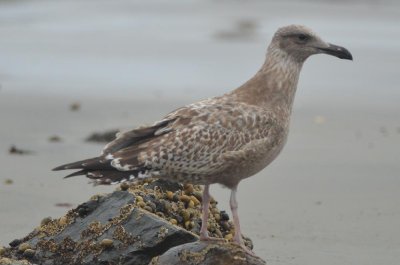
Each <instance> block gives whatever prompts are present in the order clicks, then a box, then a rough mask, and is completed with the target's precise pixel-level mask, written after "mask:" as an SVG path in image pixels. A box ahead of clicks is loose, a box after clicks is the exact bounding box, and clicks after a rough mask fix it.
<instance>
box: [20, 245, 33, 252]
mask: <svg viewBox="0 0 400 265" xmlns="http://www.w3.org/2000/svg"><path fill="white" fill-rule="evenodd" d="M28 248H31V246H30V245H29V244H28V243H22V244H20V245H19V246H18V251H19V252H24V251H25V250H27V249H28Z"/></svg>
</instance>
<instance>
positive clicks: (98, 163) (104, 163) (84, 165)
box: [53, 156, 112, 171]
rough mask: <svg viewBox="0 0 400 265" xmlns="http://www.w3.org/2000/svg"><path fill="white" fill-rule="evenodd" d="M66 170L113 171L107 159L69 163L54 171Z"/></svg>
mask: <svg viewBox="0 0 400 265" xmlns="http://www.w3.org/2000/svg"><path fill="white" fill-rule="evenodd" d="M66 169H92V170H93V169H112V167H111V165H110V161H109V160H107V159H105V157H102V156H100V157H94V158H89V159H85V160H81V161H77V162H73V163H68V164H65V165H62V166H59V167H56V168H53V171H58V170H66Z"/></svg>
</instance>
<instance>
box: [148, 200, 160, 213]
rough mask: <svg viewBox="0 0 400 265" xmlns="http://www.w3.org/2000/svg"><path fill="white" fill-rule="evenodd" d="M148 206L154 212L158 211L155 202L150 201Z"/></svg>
mask: <svg viewBox="0 0 400 265" xmlns="http://www.w3.org/2000/svg"><path fill="white" fill-rule="evenodd" d="M146 204H147V206H149V207H150V208H151V210H152V212H155V211H156V208H157V206H156V204H155V203H154V202H151V201H148V202H147V203H146Z"/></svg>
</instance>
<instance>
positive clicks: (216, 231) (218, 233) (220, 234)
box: [215, 229, 222, 238]
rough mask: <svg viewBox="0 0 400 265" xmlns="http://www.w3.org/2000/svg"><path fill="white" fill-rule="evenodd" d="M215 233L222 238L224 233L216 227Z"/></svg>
mask: <svg viewBox="0 0 400 265" xmlns="http://www.w3.org/2000/svg"><path fill="white" fill-rule="evenodd" d="M215 234H216V235H217V236H218V237H221V238H222V233H221V231H220V230H219V229H215Z"/></svg>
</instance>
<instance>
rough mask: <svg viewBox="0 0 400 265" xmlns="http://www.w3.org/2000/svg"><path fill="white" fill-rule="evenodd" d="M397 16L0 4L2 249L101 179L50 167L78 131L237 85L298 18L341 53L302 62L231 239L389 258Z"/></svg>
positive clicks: (141, 116) (329, 10)
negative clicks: (345, 54) (347, 57)
mask: <svg viewBox="0 0 400 265" xmlns="http://www.w3.org/2000/svg"><path fill="white" fill-rule="evenodd" d="M71 12H73V16H71ZM399 18H400V4H398V3H397V2H395V1H384V2H375V1H365V2H364V1H349V2H347V1H345V2H340V4H335V2H333V1H332V2H331V1H298V2H295V3H293V2H292V1H283V2H279V3H275V2H269V1H251V2H249V3H246V4H244V3H242V1H234V2H232V3H230V4H228V3H227V1H189V2H185V3H184V4H182V3H180V2H179V1H171V2H170V3H168V4H167V3H166V2H164V1H155V2H152V3H144V2H139V1H118V2H115V3H113V4H111V2H107V1H96V4H94V1H84V2H83V1H58V2H53V1H16V2H10V1H1V2H0V34H1V35H2V36H6V37H5V38H3V39H2V40H1V41H0V58H1V60H0V84H1V89H0V139H1V141H0V150H2V151H1V152H0V245H7V244H8V243H9V242H10V241H11V240H12V239H14V238H18V237H21V236H24V235H26V234H27V233H28V232H30V231H31V230H32V229H33V228H35V227H36V226H38V224H39V223H40V220H41V219H42V218H44V217H46V216H52V217H58V216H61V215H62V214H64V213H65V211H67V210H68V209H70V208H72V207H75V206H77V205H78V204H79V203H81V202H83V201H85V200H87V199H88V198H90V197H91V196H92V195H94V194H97V193H103V192H109V191H112V190H113V189H114V188H115V187H92V186H91V185H88V184H87V182H88V181H87V179H85V178H83V177H81V178H78V177H77V178H72V179H68V180H64V179H63V178H62V177H63V176H64V172H52V171H51V168H53V167H55V166H57V165H60V164H63V163H66V162H71V161H75V160H78V159H81V158H87V157H91V156H95V155H97V154H98V153H99V152H100V150H101V148H102V145H99V144H93V143H87V142H85V140H84V139H85V138H86V137H87V136H88V135H90V134H91V133H92V132H99V131H106V130H109V129H116V128H121V129H129V128H133V127H135V126H139V125H141V124H143V123H148V124H149V123H152V122H153V121H155V120H157V119H160V118H161V117H162V116H163V115H164V114H166V113H167V112H169V111H171V110H173V109H175V108H177V107H180V106H182V105H184V104H187V103H190V102H193V101H196V100H199V99H203V98H207V97H211V96H215V95H220V94H222V93H224V92H226V91H229V90H231V89H233V88H235V87H237V86H238V85H240V84H241V83H243V82H244V81H246V80H247V79H248V78H249V77H250V76H251V75H252V74H253V73H254V72H255V71H256V70H257V69H258V67H259V66H260V64H261V63H262V61H263V59H264V54H265V49H266V45H267V43H268V42H269V40H270V38H271V36H272V34H273V32H274V31H275V29H276V28H277V27H279V26H281V25H286V24H291V23H299V24H305V25H308V26H309V27H311V28H313V29H315V31H316V32H318V33H319V34H320V35H321V36H322V37H324V38H325V39H326V40H328V41H330V42H332V43H335V44H339V45H343V46H345V47H346V48H348V49H349V50H350V51H351V52H352V53H353V56H354V58H355V59H354V62H344V61H341V60H338V59H336V58H331V57H327V56H318V57H317V56H316V57H315V58H311V59H310V60H309V61H308V62H306V64H305V66H304V69H303V72H302V75H301V79H300V83H299V86H298V92H297V95H296V100H295V101H296V102H295V106H294V113H293V118H292V124H291V132H290V136H289V141H288V143H287V145H286V148H285V149H284V151H283V152H282V154H281V155H280V157H279V158H278V159H277V160H276V161H275V162H274V163H272V164H271V165H270V166H269V167H268V168H267V169H265V170H264V171H262V172H261V173H259V174H257V175H256V176H254V177H252V178H250V179H247V180H245V181H243V182H242V183H241V185H240V186H239V194H238V196H239V198H238V200H239V212H240V216H241V221H242V229H243V232H244V233H245V234H246V235H248V236H249V237H251V238H252V239H253V242H254V245H255V252H256V253H257V254H258V255H260V256H261V257H262V258H263V259H265V260H266V261H267V263H268V264H270V265H275V264H296V265H303V264H304V265H313V264H315V265H317V264H325V265H343V264H364V265H372V264H374V265H375V264H385V265H397V264H398V262H399V259H400V254H399V249H400V229H399V223H400V203H399V202H400V192H399V189H400V173H399V172H400V152H399V146H400V120H399V115H400V105H399V102H400V89H399V87H398V84H397V83H398V71H399V70H398V69H399V66H400V48H399V47H400V37H399V36H400V28H399V27H398V25H399V24H400V19H399ZM75 102H77V103H79V104H80V108H79V110H76V111H72V110H71V108H70V106H71V104H73V103H75ZM55 135H56V136H58V137H60V139H61V141H59V142H54V141H50V139H49V138H51V137H52V136H55ZM12 145H15V146H16V147H17V148H21V149H24V150H29V151H31V152H32V153H30V154H26V155H18V154H9V152H8V150H9V148H10V147H11V146H12ZM10 180H11V182H12V183H10ZM211 192H212V194H213V195H214V197H216V199H217V200H218V201H219V202H220V206H219V208H221V209H229V207H228V203H227V202H228V198H229V190H227V189H224V188H223V187H220V186H217V185H215V186H214V187H212V190H211Z"/></svg>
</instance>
